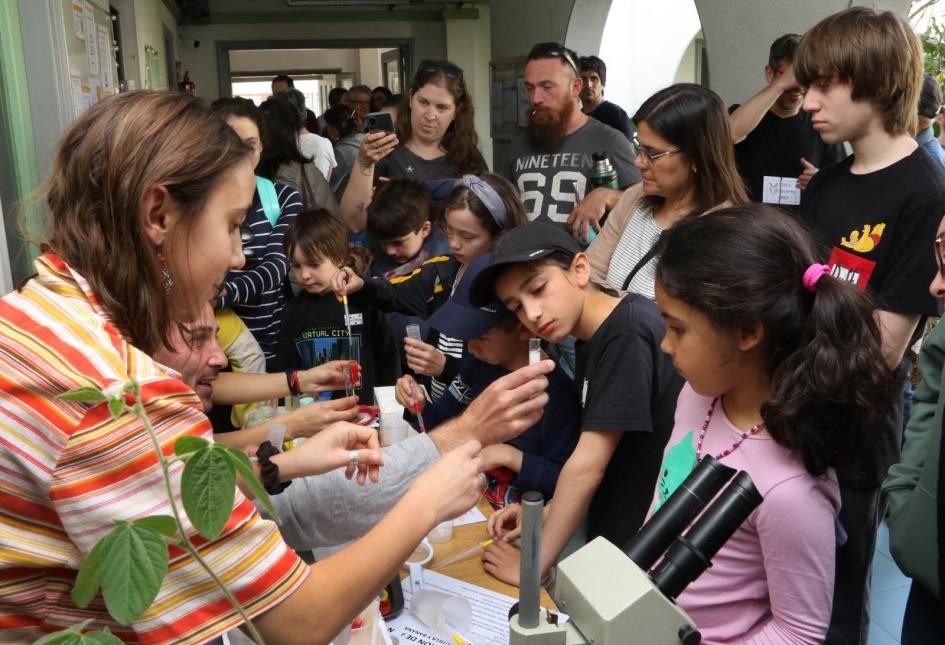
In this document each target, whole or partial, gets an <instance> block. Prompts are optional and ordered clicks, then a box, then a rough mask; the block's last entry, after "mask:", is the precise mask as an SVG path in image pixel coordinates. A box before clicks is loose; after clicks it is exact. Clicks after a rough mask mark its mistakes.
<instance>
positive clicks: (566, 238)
mask: <svg viewBox="0 0 945 645" xmlns="http://www.w3.org/2000/svg"><path fill="white" fill-rule="evenodd" d="M555 251H562V252H564V253H567V254H568V255H571V256H575V255H577V254H578V253H580V252H581V247H580V246H578V243H577V241H576V240H575V239H574V238H573V237H571V235H570V233H568V232H567V231H566V230H564V227H562V226H560V225H558V224H550V223H548V222H531V223H529V224H526V225H525V226H519V227H518V228H513V229H509V230H508V231H506V232H505V233H504V234H503V235H502V237H501V238H499V242H498V243H497V244H496V247H495V251H493V252H492V257H491V259H490V261H489V266H487V267H485V268H483V269H482V270H481V271H479V273H478V274H477V275H476V277H475V279H474V280H473V281H472V287H471V288H470V290H469V300H470V302H471V303H472V304H473V305H474V306H478V305H481V304H485V303H489V302H493V301H495V300H496V295H495V282H496V280H497V279H498V278H499V276H500V275H501V274H502V272H503V271H504V270H505V269H506V267H508V266H509V265H511V264H521V263H523V262H534V261H535V260H540V259H541V258H544V257H547V256H549V255H551V254H552V253H554V252H555Z"/></svg>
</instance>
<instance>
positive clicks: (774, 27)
mask: <svg viewBox="0 0 945 645" xmlns="http://www.w3.org/2000/svg"><path fill="white" fill-rule="evenodd" d="M695 4H696V8H697V9H698V10H699V18H700V19H701V22H702V31H703V33H704V34H705V40H706V49H707V52H708V58H709V78H710V81H711V84H712V89H713V90H715V91H716V92H718V93H719V94H720V95H721V96H722V100H723V101H725V103H726V104H727V105H730V104H732V103H740V102H742V101H744V100H745V99H747V98H749V97H750V96H752V95H753V94H755V93H756V92H757V91H758V90H760V89H761V88H762V86H763V85H764V82H765V79H764V66H765V64H766V63H767V62H768V50H769V48H770V47H771V43H772V42H773V41H774V40H775V39H776V38H777V37H778V36H781V35H782V34H786V33H792V32H793V33H798V34H803V33H804V32H805V31H807V30H808V29H810V28H811V27H813V26H814V25H815V24H817V22H819V21H820V20H822V19H823V18H826V17H827V16H829V15H830V14H832V13H836V12H837V11H841V10H843V9H846V8H847V6H848V5H849V4H850V2H849V0H765V2H746V1H745V0H695ZM852 4H854V5H866V6H875V7H876V8H877V9H890V10H893V11H895V12H897V13H899V14H900V15H903V16H905V15H906V12H907V11H908V9H909V4H910V0H876V1H875V2H874V1H870V0H866V1H858V0H854V1H853V3H852Z"/></svg>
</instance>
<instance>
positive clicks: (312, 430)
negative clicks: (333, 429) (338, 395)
mask: <svg viewBox="0 0 945 645" xmlns="http://www.w3.org/2000/svg"><path fill="white" fill-rule="evenodd" d="M357 418H358V397H356V396H347V397H345V398H343V399H332V400H331V401H318V402H316V403H310V404H309V405H303V406H302V407H300V408H299V409H298V410H293V411H292V412H291V413H290V414H288V415H287V421H290V422H291V425H290V427H292V428H293V430H292V438H293V439H295V438H297V437H311V436H312V435H314V434H316V433H318V432H321V430H322V429H323V428H325V427H327V426H330V425H331V424H333V423H337V422H338V421H351V422H354V421H356V420H357Z"/></svg>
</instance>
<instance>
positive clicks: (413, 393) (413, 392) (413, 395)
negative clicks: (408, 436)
mask: <svg viewBox="0 0 945 645" xmlns="http://www.w3.org/2000/svg"><path fill="white" fill-rule="evenodd" d="M410 404H411V405H413V411H414V412H415V413H416V415H417V424H418V425H419V426H420V432H423V433H426V431H427V427H426V425H424V423H423V413H422V412H421V411H420V401H419V400H418V399H417V384H416V383H415V382H414V381H413V380H411V381H410Z"/></svg>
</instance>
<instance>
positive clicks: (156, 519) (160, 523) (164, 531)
mask: <svg viewBox="0 0 945 645" xmlns="http://www.w3.org/2000/svg"><path fill="white" fill-rule="evenodd" d="M132 524H135V525H137V526H147V527H148V528H151V529H154V530H155V531H157V532H158V533H160V534H161V535H164V536H167V537H174V534H175V533H177V522H175V521H174V518H173V517H171V516H170V515H149V516H148V517H141V518H138V519H136V520H135V521H134V522H132Z"/></svg>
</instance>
